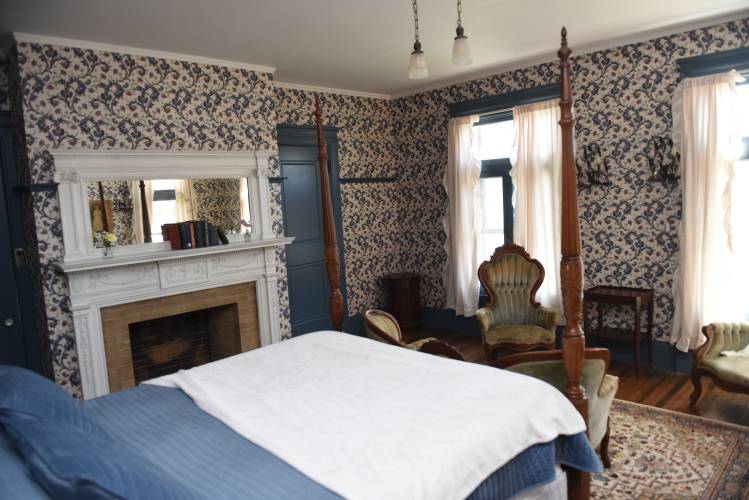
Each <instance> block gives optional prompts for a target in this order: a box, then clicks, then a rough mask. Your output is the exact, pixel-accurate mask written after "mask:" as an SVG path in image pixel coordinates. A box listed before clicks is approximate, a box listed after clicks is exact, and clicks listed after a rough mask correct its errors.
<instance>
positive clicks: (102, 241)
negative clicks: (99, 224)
mask: <svg viewBox="0 0 749 500" xmlns="http://www.w3.org/2000/svg"><path fill="white" fill-rule="evenodd" d="M94 246H95V247H96V248H104V258H105V259H111V258H112V257H114V247H116V246H117V235H116V234H114V233H110V232H107V231H97V232H96V233H94Z"/></svg>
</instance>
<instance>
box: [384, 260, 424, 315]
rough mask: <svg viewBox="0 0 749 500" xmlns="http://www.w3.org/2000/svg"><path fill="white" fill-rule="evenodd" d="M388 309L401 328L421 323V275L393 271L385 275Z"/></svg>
mask: <svg viewBox="0 0 749 500" xmlns="http://www.w3.org/2000/svg"><path fill="white" fill-rule="evenodd" d="M384 280H385V297H386V300H387V310H388V312H390V314H392V315H393V316H395V319H396V320H398V324H400V326H401V328H411V327H415V326H418V325H419V324H421V276H419V275H418V274H416V273H393V274H388V275H387V276H385V277H384Z"/></svg>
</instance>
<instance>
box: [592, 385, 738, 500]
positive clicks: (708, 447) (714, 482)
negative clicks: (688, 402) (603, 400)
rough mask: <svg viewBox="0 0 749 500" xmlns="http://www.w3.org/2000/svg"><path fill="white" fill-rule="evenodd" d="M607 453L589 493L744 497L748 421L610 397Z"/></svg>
mask: <svg viewBox="0 0 749 500" xmlns="http://www.w3.org/2000/svg"><path fill="white" fill-rule="evenodd" d="M609 453H610V456H611V468H610V469H608V470H606V472H604V473H603V474H597V475H594V476H593V480H592V495H591V496H592V498H601V499H625V498H626V499H630V498H639V499H669V500H671V499H687V498H695V499H708V498H716V499H717V498H719V499H742V500H743V499H747V498H749V427H743V426H739V425H732V424H726V423H722V422H718V421H715V420H709V419H705V418H701V417H695V416H692V415H686V414H683V413H675V412H671V411H668V410H661V409H659V408H653V407H650V406H643V405H639V404H636V403H628V402H625V401H619V400H615V401H614V406H613V408H612V410H611V444H610V448H609Z"/></svg>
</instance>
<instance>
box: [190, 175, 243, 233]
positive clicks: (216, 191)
mask: <svg viewBox="0 0 749 500" xmlns="http://www.w3.org/2000/svg"><path fill="white" fill-rule="evenodd" d="M239 186H240V184H239V181H238V179H216V178H214V179H195V181H194V182H193V191H194V193H195V205H196V206H197V208H198V214H197V219H198V220H204V221H207V222H210V223H211V224H213V225H214V226H216V227H220V228H222V229H224V230H227V231H228V230H230V229H232V230H234V231H239V230H240V225H239V219H240V218H241V215H242V205H241V203H240V199H239Z"/></svg>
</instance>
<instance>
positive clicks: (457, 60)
mask: <svg viewBox="0 0 749 500" xmlns="http://www.w3.org/2000/svg"><path fill="white" fill-rule="evenodd" d="M415 4H416V3H415V2H414V5H415ZM462 14H463V2H462V1H461V0H458V27H457V28H455V40H454V41H453V64H454V65H456V66H467V65H469V64H471V63H472V62H473V58H472V57H471V47H470V45H468V37H467V36H465V34H464V33H463V19H462V18H461V16H462Z"/></svg>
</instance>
